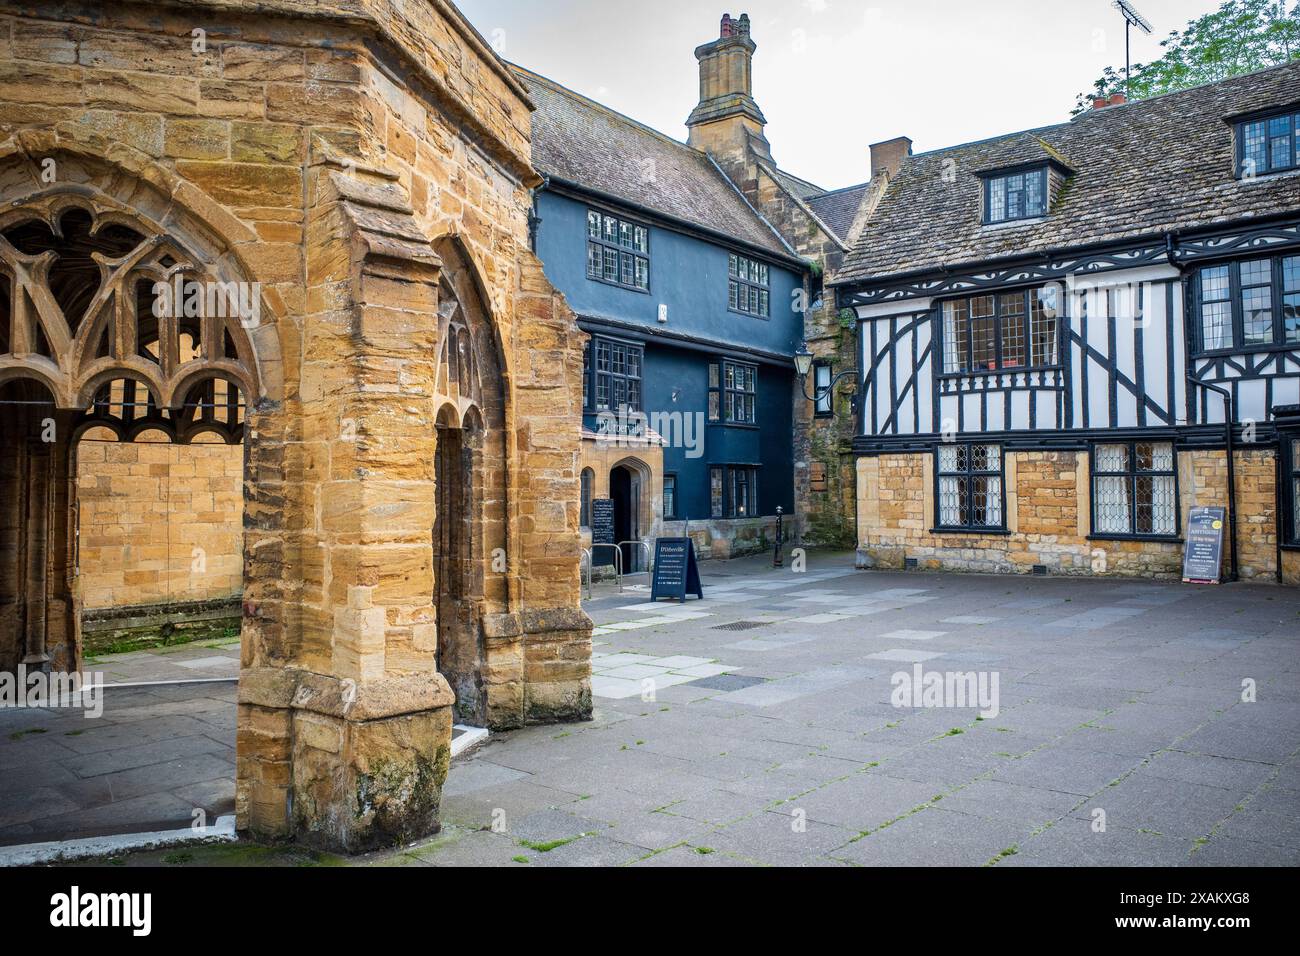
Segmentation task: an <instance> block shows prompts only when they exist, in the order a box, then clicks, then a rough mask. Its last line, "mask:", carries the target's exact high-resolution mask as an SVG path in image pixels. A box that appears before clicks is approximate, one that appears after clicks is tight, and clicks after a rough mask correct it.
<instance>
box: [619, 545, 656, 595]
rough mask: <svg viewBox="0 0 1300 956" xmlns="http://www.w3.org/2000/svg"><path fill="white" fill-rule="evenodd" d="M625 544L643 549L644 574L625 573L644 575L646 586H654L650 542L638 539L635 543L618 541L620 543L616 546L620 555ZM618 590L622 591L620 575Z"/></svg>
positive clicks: (620, 576) (621, 577)
mask: <svg viewBox="0 0 1300 956" xmlns="http://www.w3.org/2000/svg"><path fill="white" fill-rule="evenodd" d="M625 544H630V545H633V546H634V547H638V548H644V549H645V571H644V572H643V571H628V572H627V573H628V574H645V575H646V584H648V585H652V584H654V554H653V552H652V551H651V550H650V542H649V541H646V540H645V539H644V538H641V539H638V540H636V541H620V542H619V543H618V546H617V547H618V550H619V553H620V554H621V553H622V551H623V545H625ZM618 589H619V590H620V591H621V590H623V576H622V574H620V575H619V579H618Z"/></svg>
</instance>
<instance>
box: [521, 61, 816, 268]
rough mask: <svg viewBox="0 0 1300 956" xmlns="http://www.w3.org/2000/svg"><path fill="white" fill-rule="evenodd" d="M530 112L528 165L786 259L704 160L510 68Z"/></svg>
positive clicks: (771, 234) (775, 239) (773, 236)
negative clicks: (524, 92)
mask: <svg viewBox="0 0 1300 956" xmlns="http://www.w3.org/2000/svg"><path fill="white" fill-rule="evenodd" d="M514 70H515V73H516V74H517V75H518V76H519V78H520V80H522V82H523V84H524V86H525V87H526V88H527V89H528V91H529V94H530V95H531V96H532V98H533V101H534V102H535V103H536V104H537V111H536V112H535V113H534V114H533V165H534V166H535V167H536V168H537V171H538V172H540V173H542V174H544V175H546V176H550V177H552V178H554V179H558V180H564V181H565V182H568V183H572V184H574V185H576V186H578V187H580V188H582V189H586V190H591V191H593V192H596V193H603V194H605V195H608V196H611V197H613V198H615V199H618V200H621V201H624V202H627V203H629V204H632V205H634V206H640V207H643V208H646V209H649V210H650V211H652V212H656V213H659V214H661V215H663V216H667V217H669V218H671V219H676V220H680V221H683V222H686V223H688V224H690V225H693V226H696V227H699V228H701V229H705V230H711V231H713V232H716V233H723V234H725V235H727V236H729V237H732V238H734V239H735V240H736V241H738V242H740V243H743V244H745V245H748V246H751V247H754V248H756V249H760V250H764V251H767V252H770V253H772V254H774V255H777V256H779V257H781V258H782V259H786V260H789V259H791V258H794V253H793V252H792V251H791V249H790V248H789V247H788V246H786V245H785V243H784V242H783V241H782V240H781V239H780V237H779V236H778V235H777V233H776V232H775V230H774V229H773V228H772V227H771V226H770V225H769V224H768V223H767V221H766V220H765V219H763V217H762V216H760V215H759V214H758V212H757V211H756V210H754V209H753V207H751V206H750V205H749V203H748V201H746V199H745V198H744V196H743V195H741V193H740V191H739V190H738V189H737V188H736V187H735V185H734V184H733V183H732V182H731V180H730V179H728V178H727V177H726V175H725V174H724V173H723V172H722V170H721V169H719V168H718V166H717V165H716V164H715V163H714V162H713V160H711V159H710V158H709V156H708V155H706V154H705V153H702V152H700V151H699V150H696V149H692V148H691V147H690V146H687V145H686V144H685V143H681V142H678V141H677V140H675V139H672V138H671V137H668V136H665V135H664V134H663V133H660V132H658V131H657V130H654V129H651V128H650V127H649V126H645V125H643V124H641V123H638V122H636V121H635V120H633V119H630V118H628V117H626V116H624V115H623V114H621V113H616V112H615V111H614V110H611V109H609V108H608V107H605V106H602V105H600V104H599V103H597V102H595V101H594V100H589V99H587V98H586V97H585V96H581V95H580V94H578V93H575V92H573V91H572V90H570V89H567V88H565V87H563V86H560V85H559V84H558V83H555V82H553V81H552V80H548V79H546V78H545V77H542V76H539V75H538V74H536V73H533V72H530V71H529V70H525V69H523V68H522V67H518V66H515V67H514Z"/></svg>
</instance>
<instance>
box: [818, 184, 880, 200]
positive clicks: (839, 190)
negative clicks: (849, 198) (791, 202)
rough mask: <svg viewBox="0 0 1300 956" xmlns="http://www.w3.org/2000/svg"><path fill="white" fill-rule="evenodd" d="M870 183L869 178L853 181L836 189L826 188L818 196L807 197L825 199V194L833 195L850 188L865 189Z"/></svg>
mask: <svg viewBox="0 0 1300 956" xmlns="http://www.w3.org/2000/svg"><path fill="white" fill-rule="evenodd" d="M870 185H871V180H869V179H868V180H867V181H866V182H861V183H855V184H853V185H852V186H840V187H839V188H838V189H827V190H826V191H825V192H823V193H822V194H821V195H820V196H809V197H808V198H809V199H825V198H826V197H827V196H834V195H835V194H836V193H846V192H848V191H849V190H850V189H866V188H867V187H868V186H870Z"/></svg>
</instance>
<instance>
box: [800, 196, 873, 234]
mask: <svg viewBox="0 0 1300 956" xmlns="http://www.w3.org/2000/svg"><path fill="white" fill-rule="evenodd" d="M870 188H871V184H870V183H860V184H858V185H857V186H846V187H845V188H843V189H836V190H835V191H834V192H829V193H822V194H821V195H820V196H813V197H811V198H808V199H805V200H804V201H805V202H806V203H808V208H809V209H811V210H812V211H813V212H815V213H816V214H817V218H818V219H820V220H821V221H822V222H824V223H826V225H827V226H828V227H830V229H831V231H833V232H834V233H835V235H837V236H839V238H841V239H848V238H849V230H850V229H851V228H852V227H853V219H854V217H855V216H857V214H858V207H859V206H861V205H862V197H863V196H865V195H866V194H867V190H868V189H870Z"/></svg>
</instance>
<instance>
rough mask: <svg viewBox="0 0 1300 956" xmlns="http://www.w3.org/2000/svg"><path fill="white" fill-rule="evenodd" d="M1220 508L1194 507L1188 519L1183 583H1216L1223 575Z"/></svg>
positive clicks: (1221, 514)
mask: <svg viewBox="0 0 1300 956" xmlns="http://www.w3.org/2000/svg"><path fill="white" fill-rule="evenodd" d="M1224 514H1225V512H1224V510H1223V509H1222V508H1193V509H1192V513H1191V517H1190V518H1188V520H1187V550H1186V552H1185V553H1184V556H1183V581H1184V583H1186V584H1218V583H1219V581H1220V578H1221V577H1222V573H1223V519H1224Z"/></svg>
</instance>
